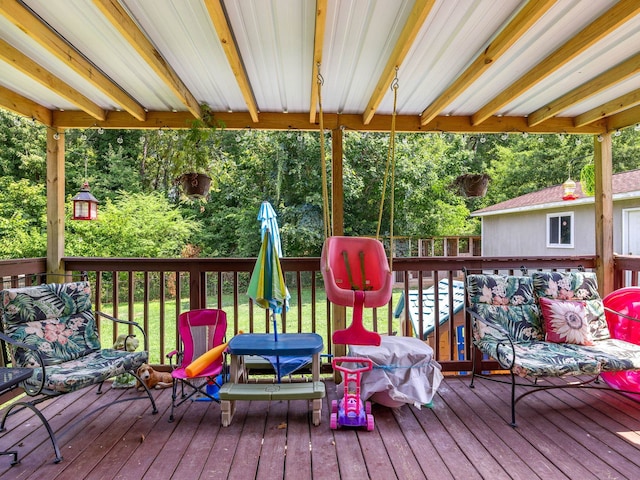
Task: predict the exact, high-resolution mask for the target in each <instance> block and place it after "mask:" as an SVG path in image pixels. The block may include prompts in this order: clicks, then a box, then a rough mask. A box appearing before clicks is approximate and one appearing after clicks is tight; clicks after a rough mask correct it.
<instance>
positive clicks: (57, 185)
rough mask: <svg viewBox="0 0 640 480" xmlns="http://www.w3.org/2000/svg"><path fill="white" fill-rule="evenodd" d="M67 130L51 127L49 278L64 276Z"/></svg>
mask: <svg viewBox="0 0 640 480" xmlns="http://www.w3.org/2000/svg"><path fill="white" fill-rule="evenodd" d="M62 257H64V131H63V130H58V129H51V128H47V274H49V277H48V278H47V282H63V281H64V278H63V277H61V276H60V275H61V274H64V262H63V261H62Z"/></svg>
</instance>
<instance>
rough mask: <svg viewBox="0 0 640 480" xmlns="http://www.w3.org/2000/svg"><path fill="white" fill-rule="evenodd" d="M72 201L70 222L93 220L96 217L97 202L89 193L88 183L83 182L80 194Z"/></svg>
mask: <svg viewBox="0 0 640 480" xmlns="http://www.w3.org/2000/svg"><path fill="white" fill-rule="evenodd" d="M71 200H72V201H73V217H72V220H95V219H96V218H97V217H98V200H97V199H96V197H94V196H93V195H91V192H89V183H88V182H84V184H83V185H82V188H81V189H80V193H78V194H77V195H76V196H75V197H73V198H72V199H71Z"/></svg>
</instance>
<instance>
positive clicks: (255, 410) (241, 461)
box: [227, 401, 270, 480]
mask: <svg viewBox="0 0 640 480" xmlns="http://www.w3.org/2000/svg"><path fill="white" fill-rule="evenodd" d="M239 403H246V402H239ZM269 405H270V402H268V401H252V402H250V403H249V409H248V411H247V415H246V418H245V421H244V425H243V428H242V435H241V436H240V438H239V440H238V443H237V445H236V449H235V452H234V456H233V462H232V464H231V469H230V470H229V476H228V477H227V478H229V479H237V480H244V479H246V478H254V477H255V476H256V472H257V471H258V462H259V460H260V454H261V451H262V439H263V438H264V430H265V424H266V421H267V414H268V411H269Z"/></svg>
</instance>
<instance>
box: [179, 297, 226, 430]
mask: <svg viewBox="0 0 640 480" xmlns="http://www.w3.org/2000/svg"><path fill="white" fill-rule="evenodd" d="M226 332H227V314H226V313H225V312H224V311H223V310H218V309H209V308H205V309H200V310H189V311H187V312H183V313H181V314H180V316H179V317H178V334H179V335H180V342H181V344H182V350H174V351H173V352H170V353H169V354H168V355H167V357H168V358H169V362H170V365H171V367H172V371H171V376H172V377H173V393H172V396H171V399H172V400H171V415H170V417H169V421H170V422H172V421H173V419H174V416H173V411H174V409H175V408H176V407H179V406H180V405H182V404H183V403H184V402H186V401H187V400H189V399H191V398H192V397H193V396H194V395H196V394H199V395H202V396H203V397H205V398H208V399H209V400H212V401H215V402H219V400H218V399H217V398H215V397H214V396H213V395H212V394H211V393H209V391H208V390H209V389H208V388H206V387H207V386H210V385H217V387H218V388H219V387H220V386H221V384H222V381H221V378H222V377H221V374H222V373H223V369H224V357H223V355H220V356H219V357H218V358H216V359H215V360H214V361H212V362H211V364H210V365H208V366H207V367H206V368H205V369H204V370H202V371H201V372H200V373H198V375H197V376H195V377H189V376H188V375H187V372H186V371H185V369H186V368H187V367H188V366H189V364H191V362H192V361H193V360H195V359H197V358H198V357H200V356H201V355H202V354H204V353H206V352H208V351H209V350H211V349H212V348H214V347H216V346H218V345H221V344H222V343H223V342H224V338H225V335H226ZM174 358H176V359H177V362H176V363H177V364H176V365H174V364H173V362H174ZM178 384H180V388H181V395H180V397H179V399H178Z"/></svg>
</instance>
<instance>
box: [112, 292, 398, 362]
mask: <svg viewBox="0 0 640 480" xmlns="http://www.w3.org/2000/svg"><path fill="white" fill-rule="evenodd" d="M400 294H401V290H397V291H394V293H393V306H394V308H395V305H397V302H398V300H399V298H400ZM301 297H302V299H301V300H302V325H301V328H300V329H298V322H297V316H298V315H297V311H298V299H297V298H295V297H293V296H292V298H291V301H290V304H289V312H288V314H287V325H286V331H287V332H298V331H302V332H312V331H313V325H312V320H311V319H312V315H311V314H312V304H311V298H312V297H311V289H310V288H307V289H304V290H303V291H302V295H301ZM245 300H246V301H245ZM239 302H241V303H240V304H239V305H238V330H242V331H244V332H249V331H250V328H249V302H248V298H247V297H246V296H240V297H239ZM207 304H208V306H209V307H210V308H213V307H214V306H215V305H216V299H215V298H210V299H209V300H208V302H207ZM188 309H189V302H188V299H183V300H182V305H181V311H186V310H188ZM222 309H223V310H225V311H226V312H227V323H228V325H227V339H229V338H231V337H232V336H233V334H234V326H233V325H234V324H233V322H234V318H233V315H234V309H233V295H231V294H229V295H224V296H223V299H222ZM315 309H316V325H315V331H316V333H318V334H320V335H321V336H322V337H323V340H324V344H325V345H327V344H328V342H327V303H326V296H325V292H324V291H322V290H317V292H316V304H315ZM102 310H103V311H104V312H106V313H112V311H113V309H112V307H111V305H110V304H107V303H105V304H103V305H102ZM128 311H129V306H128V304H126V303H121V304H119V305H118V316H119V318H122V319H125V320H126V319H128ZM133 311H134V318H133V320H135V321H137V322H139V323H140V325H141V326H142V324H143V321H144V318H143V311H144V305H143V303H142V302H136V303H135V304H134V307H133ZM175 311H176V304H175V300H166V301H165V303H164V315H165V317H164V318H165V323H166V325H165V332H164V335H161V331H160V301H159V300H156V301H151V302H149V329H148V330H147V332H146V333H147V337H148V339H149V356H150V362H151V363H152V364H163V363H168V361H167V359H166V358H162V359H161V358H160V352H161V346H163V348H164V354H165V355H166V354H167V353H168V352H170V351H172V350H174V349H175V348H176V327H175ZM386 318H387V311H386V309H385V308H380V309H378V325H379V327H380V328H381V329H383V330H386V321H387V320H386ZM350 319H351V309H347V324H348V323H349V322H350ZM277 320H278V332H282V331H283V330H285V329H284V328H283V323H282V318H281V316H280V315H278V316H277ZM396 322H397V321H396ZM267 324H268V331H269V332H272V331H273V323H272V321H271V317H268V318H267V317H266V314H265V311H264V310H263V309H262V308H260V307H257V306H254V309H253V331H254V332H257V333H263V332H265V331H267ZM364 324H365V326H366V327H367V328H369V329H372V328H373V314H372V310H371V309H365V311H364ZM394 330H398V331H399V330H400V326H399V324H395V323H394ZM118 331H119V333H125V330H123V329H122V326H120V329H119V330H118ZM112 335H113V330H112V325H111V322H109V321H108V320H104V319H102V320H101V328H100V336H101V338H102V339H104V341H103V343H104V344H105V346H106V345H107V343H106V342H107V339H108V341H109V342H111V338H112Z"/></svg>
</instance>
